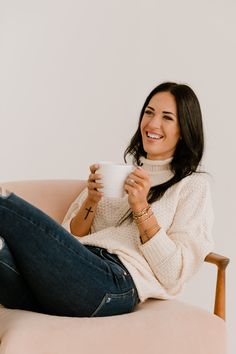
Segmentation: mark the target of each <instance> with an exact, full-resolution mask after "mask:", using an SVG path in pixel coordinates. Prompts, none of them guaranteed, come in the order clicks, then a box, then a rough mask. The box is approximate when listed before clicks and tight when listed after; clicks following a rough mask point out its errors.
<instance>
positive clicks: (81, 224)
mask: <svg viewBox="0 0 236 354" xmlns="http://www.w3.org/2000/svg"><path fill="white" fill-rule="evenodd" d="M97 205H98V203H95V202H93V201H90V200H89V199H88V198H87V199H86V200H85V201H84V203H83V204H82V206H81V208H80V210H79V211H78V213H77V215H76V216H75V217H74V218H73V219H72V220H71V222H70V229H71V233H72V234H73V235H75V236H80V237H82V236H86V235H88V234H89V230H90V228H91V225H92V222H93V219H94V217H95V213H96V210H97Z"/></svg>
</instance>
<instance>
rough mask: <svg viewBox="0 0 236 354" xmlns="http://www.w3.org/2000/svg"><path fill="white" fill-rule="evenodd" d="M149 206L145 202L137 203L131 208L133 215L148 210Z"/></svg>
mask: <svg viewBox="0 0 236 354" xmlns="http://www.w3.org/2000/svg"><path fill="white" fill-rule="evenodd" d="M148 206H149V204H148V202H147V201H146V202H143V203H138V204H137V203H136V204H134V205H132V206H131V209H132V211H133V213H140V212H141V211H142V210H143V209H145V208H147V207H148Z"/></svg>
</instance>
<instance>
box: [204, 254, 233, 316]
mask: <svg viewBox="0 0 236 354" xmlns="http://www.w3.org/2000/svg"><path fill="white" fill-rule="evenodd" d="M229 261H230V260H229V258H227V257H224V256H221V255H219V254H216V253H209V254H208V255H207V257H206V258H205V262H208V263H212V264H215V265H216V266H217V268H218V271H217V281H216V291H215V307H214V314H215V315H217V316H219V317H220V318H222V319H223V320H225V288H226V281H225V278H226V274H225V269H226V267H227V265H228V264H229Z"/></svg>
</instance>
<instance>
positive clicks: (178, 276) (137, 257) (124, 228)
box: [62, 157, 213, 302]
mask: <svg viewBox="0 0 236 354" xmlns="http://www.w3.org/2000/svg"><path fill="white" fill-rule="evenodd" d="M170 161H171V159H168V160H164V161H157V160H155V161H154V160H148V159H145V158H143V157H142V158H141V162H142V163H143V165H142V168H143V169H145V170H146V171H147V172H148V173H149V175H150V177H151V180H152V186H154V185H158V184H160V183H163V182H165V181H167V180H169V179H170V178H171V177H172V176H173V174H172V172H171V170H170ZM86 197H87V188H85V189H84V190H83V191H82V192H81V194H80V195H79V196H78V197H77V198H76V200H75V201H74V202H73V203H72V204H71V206H70V208H69V210H68V212H67V214H66V216H65V218H64V220H63V223H62V225H63V226H64V227H65V229H67V230H68V231H69V232H71V230H70V221H71V219H72V218H73V217H74V216H75V215H76V214H77V212H78V210H79V208H80V207H81V205H82V203H83V201H84V200H85V199H86ZM151 207H152V210H153V212H154V214H155V216H156V218H157V221H158V224H159V225H160V226H161V229H160V230H159V231H158V232H157V233H156V235H154V236H153V237H152V239H151V240H150V241H148V242H146V243H145V244H142V243H141V241H140V236H139V230H138V227H137V225H136V224H135V223H134V222H133V221H132V222H131V223H130V221H129V220H126V221H125V222H124V223H123V224H121V225H120V226H115V225H116V224H117V222H118V221H119V220H120V218H121V217H122V216H123V215H124V214H125V212H126V211H127V210H129V203H128V196H127V195H126V196H125V197H123V198H108V197H103V198H102V199H101V200H100V202H99V204H98V207H97V211H96V215H95V218H94V221H93V224H92V227H91V234H89V235H87V236H84V237H78V240H79V242H81V243H82V244H85V245H93V246H97V247H103V248H106V249H107V250H108V252H110V253H115V254H117V255H118V257H119V258H120V260H121V261H122V262H123V264H124V265H125V266H126V268H127V269H128V270H129V272H130V274H131V276H132V277H133V280H134V282H135V285H136V287H137V290H138V294H139V298H140V300H141V302H143V301H145V300H146V299H147V298H159V299H169V298H173V297H174V296H176V295H177V294H178V293H179V292H180V291H181V289H182V287H183V285H184V283H185V282H186V281H187V280H188V279H189V278H190V277H192V276H193V274H195V273H196V271H197V270H198V269H199V267H200V266H201V264H202V263H203V261H204V259H205V257H206V255H207V254H208V253H209V252H211V251H212V250H213V240H212V233H211V231H212V224H213V212H212V205H211V196H210V185H209V180H208V177H207V175H206V174H203V173H193V174H192V175H190V176H188V177H185V178H184V179H182V180H181V181H180V182H178V183H176V184H175V185H173V186H172V187H170V188H169V189H168V190H167V191H166V193H165V194H164V196H163V197H162V198H161V199H160V200H159V201H157V202H155V203H153V204H152V206H151Z"/></svg>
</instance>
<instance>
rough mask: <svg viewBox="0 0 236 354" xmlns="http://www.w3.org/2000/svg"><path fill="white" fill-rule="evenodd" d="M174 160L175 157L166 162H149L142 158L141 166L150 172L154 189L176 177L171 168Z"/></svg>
mask: <svg viewBox="0 0 236 354" xmlns="http://www.w3.org/2000/svg"><path fill="white" fill-rule="evenodd" d="M172 159H173V157H170V158H168V159H165V160H149V159H147V158H145V157H144V156H141V157H140V159H139V160H140V162H141V166H142V168H143V169H144V170H145V171H147V172H148V174H149V176H150V178H151V181H152V184H151V186H152V187H153V186H157V185H159V184H162V183H165V182H167V181H169V180H170V179H171V178H172V177H173V176H174V174H173V172H172V171H171V166H170V163H171V161H172Z"/></svg>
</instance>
